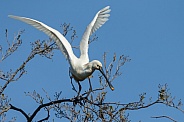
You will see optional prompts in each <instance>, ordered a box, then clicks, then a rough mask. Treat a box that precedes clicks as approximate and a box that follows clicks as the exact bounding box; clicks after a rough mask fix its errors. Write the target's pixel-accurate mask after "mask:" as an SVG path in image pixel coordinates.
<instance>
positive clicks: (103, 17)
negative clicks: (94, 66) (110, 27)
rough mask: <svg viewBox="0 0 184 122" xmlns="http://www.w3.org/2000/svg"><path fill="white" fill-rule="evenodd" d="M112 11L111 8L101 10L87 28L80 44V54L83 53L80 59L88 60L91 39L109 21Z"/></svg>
mask: <svg viewBox="0 0 184 122" xmlns="http://www.w3.org/2000/svg"><path fill="white" fill-rule="evenodd" d="M110 11H111V10H110V6H107V7H105V8H103V9H101V10H100V11H98V12H97V14H96V15H95V17H94V19H93V20H92V21H91V23H90V24H89V25H88V26H87V28H86V31H85V32H84V35H83V37H82V40H81V42H80V52H81V57H80V58H88V41H89V37H90V36H91V35H92V34H93V33H94V32H95V31H96V30H97V29H99V28H100V27H101V26H102V25H103V24H104V23H105V22H106V21H107V20H108V17H109V16H110V14H109V13H110Z"/></svg>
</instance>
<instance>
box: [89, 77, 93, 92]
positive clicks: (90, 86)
mask: <svg viewBox="0 0 184 122" xmlns="http://www.w3.org/2000/svg"><path fill="white" fill-rule="evenodd" d="M88 80H89V92H92V85H91V80H90V78H88Z"/></svg>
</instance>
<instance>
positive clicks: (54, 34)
mask: <svg viewBox="0 0 184 122" xmlns="http://www.w3.org/2000/svg"><path fill="white" fill-rule="evenodd" d="M8 17H10V18H13V19H17V20H20V21H23V22H25V23H27V24H30V25H32V26H33V27H35V28H36V29H38V30H40V31H42V32H44V33H45V34H47V35H48V36H49V37H50V38H51V39H53V40H54V41H55V42H56V44H57V45H58V47H59V49H60V50H61V52H62V53H63V54H64V55H65V57H66V59H68V60H69V61H71V60H73V58H76V56H75V55H74V54H73V50H72V47H71V45H70V43H69V42H68V41H67V40H66V38H65V37H64V36H63V35H62V34H61V33H60V32H59V31H57V30H55V29H53V28H51V27H49V26H47V25H46V24H44V23H42V22H39V21H37V20H34V19H31V18H26V17H19V16H13V15H9V16H8ZM69 63H70V62H69Z"/></svg>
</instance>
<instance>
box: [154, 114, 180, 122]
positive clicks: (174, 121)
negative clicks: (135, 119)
mask: <svg viewBox="0 0 184 122" xmlns="http://www.w3.org/2000/svg"><path fill="white" fill-rule="evenodd" d="M151 118H156V119H157V118H167V119H170V120H171V121H173V122H177V121H176V120H174V119H173V118H171V117H169V116H165V115H163V116H152V117H151Z"/></svg>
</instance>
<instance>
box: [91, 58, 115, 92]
mask: <svg viewBox="0 0 184 122" xmlns="http://www.w3.org/2000/svg"><path fill="white" fill-rule="evenodd" d="M92 68H93V69H94V70H99V71H100V72H101V73H102V75H103V76H104V77H105V79H106V81H107V83H108V85H109V87H110V88H111V90H112V91H113V90H114V87H113V86H112V84H111V83H110V82H109V80H108V79H107V76H106V75H105V73H104V71H103V68H102V63H101V62H100V61H98V60H93V61H92Z"/></svg>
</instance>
